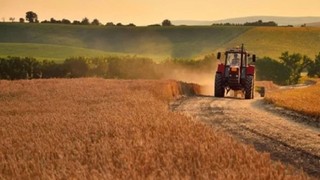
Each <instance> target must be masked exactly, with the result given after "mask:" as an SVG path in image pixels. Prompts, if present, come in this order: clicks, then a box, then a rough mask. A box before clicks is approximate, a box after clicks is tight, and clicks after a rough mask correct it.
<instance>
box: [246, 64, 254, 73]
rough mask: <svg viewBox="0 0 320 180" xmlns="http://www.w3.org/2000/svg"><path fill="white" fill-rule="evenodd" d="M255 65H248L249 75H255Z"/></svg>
mask: <svg viewBox="0 0 320 180" xmlns="http://www.w3.org/2000/svg"><path fill="white" fill-rule="evenodd" d="M254 72H255V67H254V66H253V65H249V66H248V67H247V75H254Z"/></svg>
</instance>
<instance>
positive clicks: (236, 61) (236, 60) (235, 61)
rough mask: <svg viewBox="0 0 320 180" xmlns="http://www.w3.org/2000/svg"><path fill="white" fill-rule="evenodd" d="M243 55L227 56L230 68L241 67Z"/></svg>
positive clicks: (232, 54) (231, 54)
mask: <svg viewBox="0 0 320 180" xmlns="http://www.w3.org/2000/svg"><path fill="white" fill-rule="evenodd" d="M240 61H241V54H240V53H229V54H228V55H227V64H226V65H229V66H240Z"/></svg>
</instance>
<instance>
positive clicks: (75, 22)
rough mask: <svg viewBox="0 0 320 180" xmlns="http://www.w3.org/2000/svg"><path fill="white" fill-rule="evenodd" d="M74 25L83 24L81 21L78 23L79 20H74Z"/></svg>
mask: <svg viewBox="0 0 320 180" xmlns="http://www.w3.org/2000/svg"><path fill="white" fill-rule="evenodd" d="M72 24H76V25H80V24H81V22H80V21H77V20H74V21H73V22H72Z"/></svg>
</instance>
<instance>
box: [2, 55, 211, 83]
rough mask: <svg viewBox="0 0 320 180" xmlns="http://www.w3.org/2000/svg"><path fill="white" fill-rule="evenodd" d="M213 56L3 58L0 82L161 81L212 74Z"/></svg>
mask: <svg viewBox="0 0 320 180" xmlns="http://www.w3.org/2000/svg"><path fill="white" fill-rule="evenodd" d="M213 57H214V56H213V55H208V56H206V57H204V58H203V59H199V60H193V59H168V60H165V61H163V62H161V63H156V62H154V61H153V60H152V59H149V58H142V57H136V56H123V57H117V56H110V57H96V58H85V57H72V58H68V59H66V60H64V62H63V63H56V62H54V61H48V60H43V61H38V60H36V59H35V58H30V57H7V58H0V79H7V80H18V79H39V78H79V77H103V78H112V79H113V78H115V79H159V78H161V77H164V76H165V75H166V74H167V73H170V72H172V71H174V70H177V69H184V70H194V71H199V72H200V71H212V70H213V69H212V68H211V67H212V66H214V63H215V62H214V61H213Z"/></svg>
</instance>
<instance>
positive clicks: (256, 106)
mask: <svg viewBox="0 0 320 180" xmlns="http://www.w3.org/2000/svg"><path fill="white" fill-rule="evenodd" d="M171 107H172V109H173V110H174V111H178V112H182V113H184V114H186V115H188V116H192V117H194V118H195V119H196V120H200V121H203V122H205V123H207V124H210V125H212V126H213V128H216V129H217V130H218V131H220V130H221V131H225V132H227V133H230V134H231V135H232V136H234V137H236V138H237V139H239V140H240V141H243V142H244V143H247V144H252V145H254V147H255V148H256V149H257V150H259V151H263V152H269V153H270V155H271V158H272V159H274V160H280V161H282V162H284V163H285V164H290V165H293V166H294V167H296V168H299V169H303V170H304V171H305V172H307V173H308V174H309V175H312V176H315V177H317V178H320V129H319V128H317V127H315V126H313V125H307V124H305V123H301V122H298V121H299V119H300V117H294V116H288V115H284V114H283V113H282V112H281V111H284V110H272V108H270V105H266V104H265V103H264V102H263V99H262V98H256V99H254V100H244V99H237V98H231V97H227V98H215V97H210V96H196V97H187V98H184V99H181V100H179V101H176V102H174V103H173V104H172V106H171Z"/></svg>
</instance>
